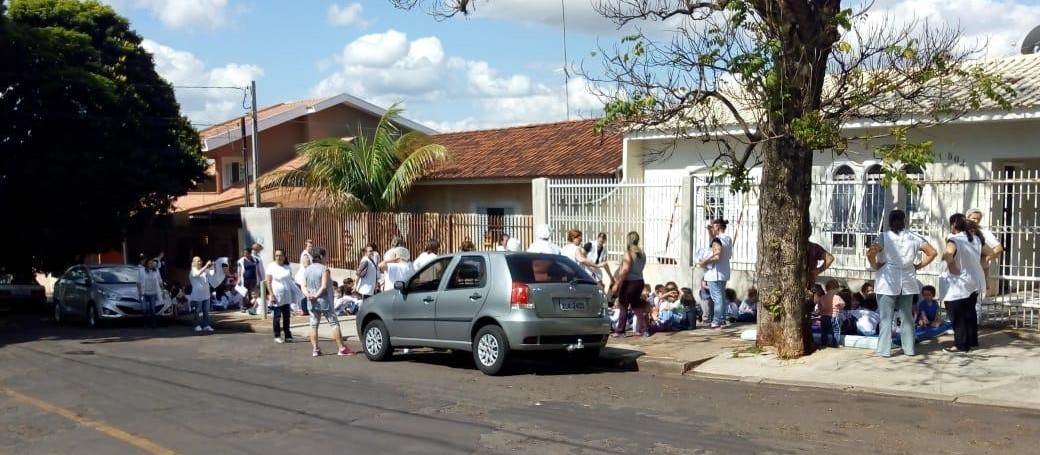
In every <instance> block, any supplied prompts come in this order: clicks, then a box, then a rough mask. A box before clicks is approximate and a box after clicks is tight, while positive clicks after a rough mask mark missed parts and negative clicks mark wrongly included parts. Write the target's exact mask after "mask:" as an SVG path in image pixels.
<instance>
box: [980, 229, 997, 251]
mask: <svg viewBox="0 0 1040 455" xmlns="http://www.w3.org/2000/svg"><path fill="white" fill-rule="evenodd" d="M979 231H981V232H982V243H983V244H984V245H986V246H988V247H989V248H990V249H993V248H996V247H998V246H1000V241H999V240H997V236H995V235H993V231H991V230H989V229H986V228H984V227H980V228H979Z"/></svg>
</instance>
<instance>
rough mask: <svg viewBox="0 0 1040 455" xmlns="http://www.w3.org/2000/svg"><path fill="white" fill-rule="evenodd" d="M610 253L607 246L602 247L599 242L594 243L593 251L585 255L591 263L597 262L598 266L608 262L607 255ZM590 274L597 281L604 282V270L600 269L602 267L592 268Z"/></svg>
mask: <svg viewBox="0 0 1040 455" xmlns="http://www.w3.org/2000/svg"><path fill="white" fill-rule="evenodd" d="M608 253H609V252H608V251H607V246H606V245H603V246H600V245H599V242H592V249H590V250H589V252H588V253H587V254H586V255H585V257H587V258H589V260H590V261H592V262H595V263H596V264H599V263H601V262H605V261H606V260H607V254H608ZM589 272H591V273H592V276H593V277H595V278H596V280H597V281H600V282H602V281H603V269H602V268H600V267H591V269H590V270H589Z"/></svg>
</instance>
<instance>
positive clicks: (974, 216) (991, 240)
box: [965, 208, 1004, 291]
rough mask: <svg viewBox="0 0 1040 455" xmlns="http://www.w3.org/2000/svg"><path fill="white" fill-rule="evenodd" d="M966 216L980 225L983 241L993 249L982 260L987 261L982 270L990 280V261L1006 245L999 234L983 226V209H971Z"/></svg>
mask: <svg viewBox="0 0 1040 455" xmlns="http://www.w3.org/2000/svg"><path fill="white" fill-rule="evenodd" d="M965 216H967V217H968V220H970V221H974V222H975V224H977V225H979V231H981V232H982V243H983V244H984V245H986V246H988V247H989V249H991V250H993V253H992V254H989V255H987V256H984V257H983V258H982V261H983V262H984V263H985V264H984V265H985V266H984V267H983V268H982V271H983V272H985V273H986V280H987V281H989V263H990V261H992V260H993V259H996V258H999V257H1000V255H1001V253H1003V252H1004V245H1002V244H1001V243H1000V240H997V236H995V235H993V231H991V230H989V229H987V228H984V227H982V210H980V209H977V208H975V209H970V210H968V213H967V214H965ZM995 290H996V289H994V291H995Z"/></svg>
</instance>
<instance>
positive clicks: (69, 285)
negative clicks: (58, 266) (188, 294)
mask: <svg viewBox="0 0 1040 455" xmlns="http://www.w3.org/2000/svg"><path fill="white" fill-rule="evenodd" d="M137 273H138V267H137V266H133V265H123V264H92V265H74V266H72V267H69V269H68V270H66V271H65V273H64V274H62V275H61V279H59V280H58V282H57V283H56V284H55V285H54V320H55V321H57V322H64V321H65V320H67V319H69V318H78V319H82V320H83V321H85V322H86V324H87V326H89V327H96V326H97V325H98V324H99V323H100V322H101V321H103V320H116V319H128V318H130V319H132V318H140V317H141V315H142V312H141V305H142V303H141V300H140V299H138V298H137ZM174 303H175V302H174V301H173V299H171V298H170V296H169V294H168V293H166V292H165V291H163V295H162V296H161V297H160V298H159V301H158V302H156V303H155V314H156V316H160V317H172V316H173V315H174V311H173V310H174Z"/></svg>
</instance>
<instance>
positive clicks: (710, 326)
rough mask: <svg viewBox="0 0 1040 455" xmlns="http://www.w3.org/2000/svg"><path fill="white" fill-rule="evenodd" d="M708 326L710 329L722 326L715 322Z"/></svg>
mask: <svg viewBox="0 0 1040 455" xmlns="http://www.w3.org/2000/svg"><path fill="white" fill-rule="evenodd" d="M708 328H709V329H721V328H722V326H721V325H718V324H716V323H714V322H713V323H712V324H711V325H709V326H708Z"/></svg>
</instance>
